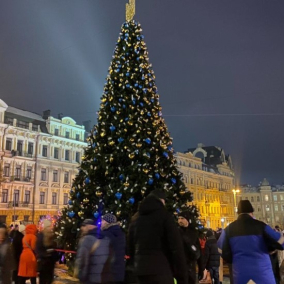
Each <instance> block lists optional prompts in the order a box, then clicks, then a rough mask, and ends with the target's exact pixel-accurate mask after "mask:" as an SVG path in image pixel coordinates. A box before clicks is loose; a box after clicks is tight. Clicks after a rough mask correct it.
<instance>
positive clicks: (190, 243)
mask: <svg viewBox="0 0 284 284" xmlns="http://www.w3.org/2000/svg"><path fill="white" fill-rule="evenodd" d="M192 218H193V215H192V213H191V212H190V211H184V212H181V213H180V214H179V216H178V224H179V226H180V227H179V231H180V235H181V237H182V241H183V246H184V250H185V257H186V263H187V269H188V283H189V284H195V283H196V262H197V259H199V258H200V256H201V247H200V242H199V234H198V230H197V229H196V228H195V227H193V226H191V223H190V220H191V219H192ZM202 270H204V269H202Z"/></svg>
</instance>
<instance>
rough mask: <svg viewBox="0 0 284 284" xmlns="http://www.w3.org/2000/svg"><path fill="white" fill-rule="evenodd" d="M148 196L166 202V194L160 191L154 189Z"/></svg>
mask: <svg viewBox="0 0 284 284" xmlns="http://www.w3.org/2000/svg"><path fill="white" fill-rule="evenodd" d="M149 196H155V197H156V198H160V199H164V200H166V193H165V192H164V191H162V190H160V189H154V190H153V191H151V192H150V194H149Z"/></svg>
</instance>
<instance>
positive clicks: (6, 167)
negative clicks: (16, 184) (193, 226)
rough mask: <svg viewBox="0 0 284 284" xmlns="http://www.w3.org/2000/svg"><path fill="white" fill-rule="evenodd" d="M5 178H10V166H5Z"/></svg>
mask: <svg viewBox="0 0 284 284" xmlns="http://www.w3.org/2000/svg"><path fill="white" fill-rule="evenodd" d="M4 176H5V177H8V176H10V164H5V165H4Z"/></svg>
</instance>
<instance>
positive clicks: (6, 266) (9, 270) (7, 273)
mask: <svg viewBox="0 0 284 284" xmlns="http://www.w3.org/2000/svg"><path fill="white" fill-rule="evenodd" d="M15 267H16V266H15V261H14V255H13V253H12V250H11V243H10V240H9V236H8V230H7V227H6V225H5V224H3V223H0V283H1V284H11V283H12V275H13V270H14V269H15Z"/></svg>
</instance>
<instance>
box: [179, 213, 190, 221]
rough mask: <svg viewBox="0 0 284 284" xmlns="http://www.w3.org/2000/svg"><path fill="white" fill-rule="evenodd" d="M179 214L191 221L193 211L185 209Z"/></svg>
mask: <svg viewBox="0 0 284 284" xmlns="http://www.w3.org/2000/svg"><path fill="white" fill-rule="evenodd" d="M178 216H180V217H183V218H184V219H186V220H187V222H189V220H190V219H191V217H192V213H191V212H190V211H183V212H181V213H179V214H178Z"/></svg>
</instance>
